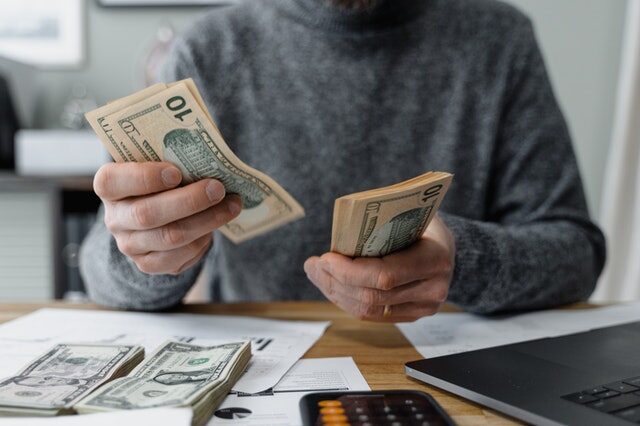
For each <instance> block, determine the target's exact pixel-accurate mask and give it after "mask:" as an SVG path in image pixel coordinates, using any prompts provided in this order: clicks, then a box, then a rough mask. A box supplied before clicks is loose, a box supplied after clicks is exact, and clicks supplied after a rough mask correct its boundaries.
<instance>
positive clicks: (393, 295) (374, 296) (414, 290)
mask: <svg viewBox="0 0 640 426" xmlns="http://www.w3.org/2000/svg"><path fill="white" fill-rule="evenodd" d="M336 281H337V280H336ZM334 287H335V288H334V289H333V291H335V292H336V293H340V294H343V295H345V296H348V297H351V298H353V299H356V300H360V301H362V302H363V303H365V304H367V305H374V306H384V305H398V304H401V303H409V302H417V303H429V304H431V303H440V304H441V303H444V302H445V301H446V300H447V293H448V289H449V285H448V281H447V280H446V279H444V278H440V277H437V278H430V279H427V280H420V281H414V282H412V283H409V284H404V285H401V286H398V287H396V288H393V289H391V290H378V289H375V288H369V287H358V286H351V285H348V284H343V283H339V284H338V285H335V286H334Z"/></svg>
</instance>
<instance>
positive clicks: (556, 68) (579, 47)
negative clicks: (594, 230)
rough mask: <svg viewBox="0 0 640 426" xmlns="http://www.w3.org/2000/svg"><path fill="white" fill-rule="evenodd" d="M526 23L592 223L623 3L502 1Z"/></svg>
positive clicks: (608, 132)
mask: <svg viewBox="0 0 640 426" xmlns="http://www.w3.org/2000/svg"><path fill="white" fill-rule="evenodd" d="M508 2H509V3H511V4H513V5H515V6H517V7H519V8H520V9H521V10H523V11H524V12H525V13H527V14H528V15H529V17H531V19H532V20H533V22H534V25H535V27H536V30H537V34H538V39H539V41H540V44H541V46H542V51H543V54H544V56H545V59H546V60H547V66H548V68H549V74H550V76H551V80H552V83H553V85H554V88H555V90H556V95H557V96H558V98H559V102H560V105H561V107H562V109H563V111H564V113H565V116H566V118H567V121H568V122H569V127H570V129H571V134H572V136H573V141H574V146H575V149H576V155H577V157H578V161H579V163H580V168H581V171H582V178H583V180H584V183H585V186H586V190H587V198H588V202H589V207H590V209H591V213H592V214H593V215H594V216H595V217H596V218H597V217H598V214H599V206H600V200H601V191H602V181H603V176H604V169H605V163H606V158H607V153H608V148H609V144H610V138H611V126H612V122H613V113H614V111H613V109H614V104H615V97H616V90H617V82H618V69H619V64H620V50H621V47H622V36H623V26H624V14H625V9H626V4H627V1H626V0H607V1H602V0H508Z"/></svg>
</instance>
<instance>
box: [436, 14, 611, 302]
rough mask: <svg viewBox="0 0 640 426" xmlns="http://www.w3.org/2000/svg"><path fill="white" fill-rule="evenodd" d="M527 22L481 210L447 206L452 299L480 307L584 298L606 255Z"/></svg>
mask: <svg viewBox="0 0 640 426" xmlns="http://www.w3.org/2000/svg"><path fill="white" fill-rule="evenodd" d="M523 32H524V36H522V37H520V38H519V40H518V41H517V42H516V43H517V44H516V46H514V54H513V55H512V56H513V58H512V59H511V60H510V62H511V64H510V65H511V66H510V73H509V77H508V82H507V85H506V89H505V96H504V102H503V107H502V111H501V117H500V122H499V126H498V127H499V130H498V132H497V140H496V147H495V149H494V153H493V158H492V159H493V166H492V170H491V175H490V176H491V177H490V182H489V197H488V201H487V210H486V212H485V214H484V220H470V219H468V218H464V217H460V216H457V215H454V214H443V215H442V217H443V219H444V221H445V223H446V224H447V225H448V226H449V228H450V229H451V230H452V232H453V234H454V236H455V238H456V246H457V253H456V266H455V270H454V277H453V281H452V284H451V289H450V300H451V301H452V302H453V303H455V304H458V305H460V306H461V307H463V308H464V309H466V310H468V311H471V312H476V313H485V314H486V313H494V312H500V311H506V310H523V309H537V308H544V307H549V306H553V305H560V304H565V303H570V302H575V301H579V300H584V299H586V298H587V297H588V296H589V295H590V294H591V292H592V291H593V289H594V288H595V285H596V281H597V279H598V276H599V275H600V272H601V271H602V268H603V265H604V261H605V241H604V236H603V235H602V233H601V231H600V230H599V229H598V227H597V226H596V225H595V224H594V223H593V222H592V221H591V220H590V218H589V213H588V211H587V206H586V202H585V197H584V193H583V188H582V182H581V179H580V174H579V170H578V166H577V163H576V159H575V155H574V153H573V149H572V146H571V139H570V136H569V131H568V129H567V126H566V123H565V121H564V118H563V116H562V112H561V111H560V108H559V106H558V104H557V102H556V100H555V97H554V94H553V90H552V88H551V84H550V82H549V79H548V76H547V73H546V69H545V65H544V62H543V59H542V56H541V53H540V51H539V48H538V46H537V43H536V40H535V36H534V34H533V29H532V27H531V25H530V24H529V25H527V26H526V28H525V29H524V30H523ZM454 190H455V187H454Z"/></svg>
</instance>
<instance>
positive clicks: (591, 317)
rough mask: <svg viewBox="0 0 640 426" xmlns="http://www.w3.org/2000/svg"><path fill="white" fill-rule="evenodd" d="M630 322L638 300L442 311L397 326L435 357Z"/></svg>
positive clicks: (639, 310)
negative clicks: (492, 313)
mask: <svg viewBox="0 0 640 426" xmlns="http://www.w3.org/2000/svg"><path fill="white" fill-rule="evenodd" d="M632 321H640V303H630V304H625V305H615V306H607V307H602V308H592V309H576V310H566V309H564V310H563V309H554V310H547V311H537V312H531V313H526V314H520V315H510V316H499V317H481V316H477V315H472V314H466V313H448V312H443V313H439V314H437V315H434V316H433V317H425V318H421V319H419V320H417V321H415V322H412V323H402V324H397V327H398V328H399V329H400V331H402V333H403V334H404V335H405V337H406V338H407V339H408V340H409V341H410V342H411V343H412V344H413V346H415V347H416V349H417V350H418V352H420V354H421V355H422V356H423V357H425V358H434V357H438V356H443V355H451V354H455V353H459V352H465V351H472V350H475V349H482V348H488V347H492V346H500V345H506V344H509V343H516V342H523V341H526V340H533V339H541V338H544V337H553V336H561V335H565V334H572V333H578V332H581V331H587V330H590V329H594V328H602V327H609V326H612V325H617V324H623V323H627V322H632Z"/></svg>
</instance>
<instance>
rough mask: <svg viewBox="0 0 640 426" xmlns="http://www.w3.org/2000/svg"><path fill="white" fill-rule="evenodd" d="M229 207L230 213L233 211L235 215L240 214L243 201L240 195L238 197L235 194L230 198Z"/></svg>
mask: <svg viewBox="0 0 640 426" xmlns="http://www.w3.org/2000/svg"><path fill="white" fill-rule="evenodd" d="M228 209H229V213H231V214H232V215H233V216H236V215H239V214H240V212H241V211H242V201H241V200H240V197H238V196H237V195H236V196H233V197H232V198H231V199H230V200H229V204H228Z"/></svg>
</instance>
